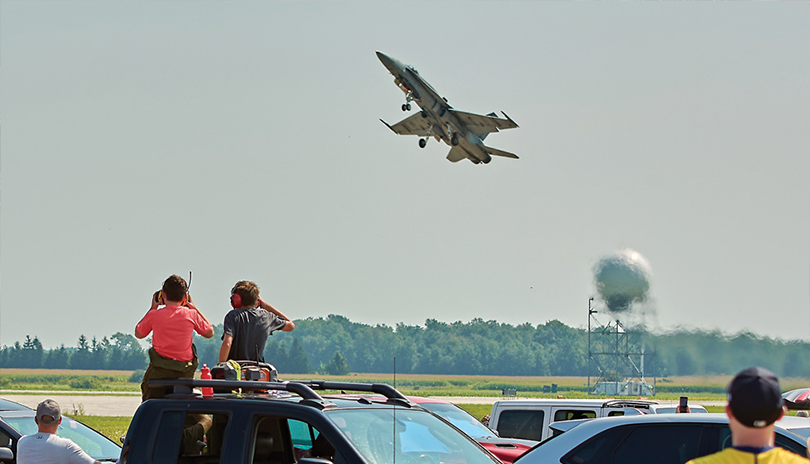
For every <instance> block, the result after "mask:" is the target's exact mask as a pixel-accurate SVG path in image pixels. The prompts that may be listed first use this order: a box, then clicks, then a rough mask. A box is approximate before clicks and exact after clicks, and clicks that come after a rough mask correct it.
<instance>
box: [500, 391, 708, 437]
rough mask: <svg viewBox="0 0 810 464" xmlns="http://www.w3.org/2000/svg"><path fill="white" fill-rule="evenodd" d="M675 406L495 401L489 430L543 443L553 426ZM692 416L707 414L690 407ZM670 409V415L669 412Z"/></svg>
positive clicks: (623, 402) (634, 402)
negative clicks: (693, 413) (568, 421)
mask: <svg viewBox="0 0 810 464" xmlns="http://www.w3.org/2000/svg"><path fill="white" fill-rule="evenodd" d="M674 406H675V405H672V406H665V405H659V404H658V402H656V401H648V400H616V399H569V400H566V399H531V400H507V401H496V402H495V404H494V405H492V413H491V414H490V418H489V428H491V429H492V430H495V431H497V432H498V434H499V435H500V436H501V437H505V438H506V437H508V438H523V439H527V440H536V441H543V440H545V439H547V438H549V437H550V436H551V435H552V432H551V429H550V428H549V425H551V423H553V422H560V421H567V420H574V419H593V418H597V417H609V416H624V415H639V414H656V413H659V414H660V413H661V412H674ZM689 406H690V409H691V411H692V412H706V409H705V408H703V407H702V406H699V405H693V404H690V405H689ZM670 408H671V411H670V410H669V409H670Z"/></svg>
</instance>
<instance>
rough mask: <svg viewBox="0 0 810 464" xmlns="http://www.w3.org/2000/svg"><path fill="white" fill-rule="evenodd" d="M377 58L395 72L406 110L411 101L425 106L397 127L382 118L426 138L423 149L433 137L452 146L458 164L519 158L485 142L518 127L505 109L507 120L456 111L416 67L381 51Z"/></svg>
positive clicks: (400, 131)
mask: <svg viewBox="0 0 810 464" xmlns="http://www.w3.org/2000/svg"><path fill="white" fill-rule="evenodd" d="M377 58H379V59H380V61H381V62H382V64H383V65H384V66H385V67H386V68H388V71H390V72H391V74H393V75H394V83H395V84H396V85H397V86H398V87H399V88H400V89H402V91H403V92H405V103H403V104H402V111H410V110H411V102H416V104H417V105H419V107H420V108H421V111H420V112H419V113H416V114H414V115H413V116H410V117H407V118H405V119H403V120H402V121H400V122H398V123H396V124H394V125H393V126H392V125H390V124H388V123H387V122H385V121H383V120H382V119H380V121H382V123H383V124H385V125H386V126H388V128H389V129H391V130H392V131H394V133H396V134H399V135H418V136H419V137H424V138H420V139H419V147H420V148H425V146H426V145H427V142H428V140H429V139H430V138H431V137H433V138H435V139H436V140H441V141H443V142H444V143H446V144H447V145H449V146H450V153H449V154H448V155H447V159H448V160H450V161H452V162H454V163H455V162H457V161H461V160H463V159H465V158H466V159H468V160H470V161H471V162H472V163H474V164H479V163H484V164H486V163H489V162H490V161H492V157H491V156H490V155H496V156H504V157H506V158H515V159H517V155H515V154H514V153H509V152H506V151H503V150H498V149H496V148H492V147H488V146H486V145H484V139H485V138H486V136H487V134H489V133H490V132H498V131H499V130H502V129H512V128H514V127H518V125H517V124H516V123H515V121H512V119H511V118H510V117H509V116H507V115H506V113H503V112H502V113H503V115H504V117H505V118H506V119H501V118H499V117H498V115H497V114H495V113H490V114H488V115H486V116H484V115H480V114H473V113H465V112H463V111H457V110H454V109H453V107H452V106H450V104H449V103H448V102H447V99H446V98H444V97H442V96H441V95H439V93H438V92H436V89H434V88H433V87H431V85H430V84H428V83H427V81H426V80H425V79H423V78H422V76H421V75H419V71H417V70H416V69H414V67H413V66H409V65H405V64H402V63H401V62H400V61H397V60H395V59H394V58H391V57H390V56H388V55H386V54H384V53H382V52H379V51H378V52H377Z"/></svg>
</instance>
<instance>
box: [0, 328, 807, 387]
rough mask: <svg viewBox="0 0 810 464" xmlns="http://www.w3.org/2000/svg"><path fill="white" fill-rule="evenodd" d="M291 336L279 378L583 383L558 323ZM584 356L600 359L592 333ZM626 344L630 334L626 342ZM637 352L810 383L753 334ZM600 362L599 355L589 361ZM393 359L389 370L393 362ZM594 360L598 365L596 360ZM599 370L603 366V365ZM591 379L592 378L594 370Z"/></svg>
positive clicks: (776, 345) (660, 338)
mask: <svg viewBox="0 0 810 464" xmlns="http://www.w3.org/2000/svg"><path fill="white" fill-rule="evenodd" d="M295 326H296V327H295V331H293V332H276V333H274V334H273V335H272V336H271V337H270V338H269V339H268V342H267V346H266V348H265V352H264V356H265V359H267V360H268V362H270V363H272V364H273V365H275V366H276V367H277V368H278V370H279V372H281V373H282V374H284V373H314V372H318V373H321V374H345V373H348V372H349V371H351V372H358V373H381V372H394V369H396V372H397V373H403V374H462V375H505V376H585V375H588V374H589V359H588V338H589V336H588V335H589V334H588V331H587V330H586V329H583V328H574V327H570V326H567V325H565V324H563V323H562V322H560V321H557V320H554V321H549V322H547V323H545V324H539V325H537V326H533V325H531V324H528V323H525V324H520V325H516V326H514V325H510V324H502V323H498V322H497V321H484V320H482V319H473V320H472V321H470V322H452V323H446V322H440V321H437V320H435V319H428V320H427V321H425V325H424V326H418V325H406V324H397V325H396V327H390V326H386V325H381V324H378V325H373V326H372V325H368V324H361V323H357V322H352V321H350V320H349V319H347V318H345V317H343V316H339V315H329V316H327V317H325V318H320V317H319V318H307V319H300V320H297V321H295ZM214 330H215V336H214V338H212V339H204V338H202V337H197V336H196V335H195V340H194V343H195V345H196V346H197V353H198V356H199V357H200V363H201V364H202V363H205V364H208V365H209V366H213V365H215V364H216V363H217V357H218V354H219V347H220V343H221V341H220V340H221V336H222V330H223V328H222V324H219V325H216V326H214ZM591 335H592V337H591V338H592V340H591V343H592V344H591V352H592V353H593V352H597V350H596V349H595V346H596V342H595V340H594V338H595V337H594V336H593V335H594V334H593V333H592V334H591ZM631 335H632V334H631ZM635 337H636V338H635V341H634V343H635V344H636V345H638V344H639V343H640V342H641V343H643V345H644V346H645V347H646V352H647V354H648V356H647V366H648V367H647V369H648V370H647V376H651V375H655V376H659V377H662V376H668V375H715V374H733V373H736V372H738V371H739V370H741V369H743V368H745V367H749V366H752V365H759V366H763V367H766V368H768V369H771V370H772V371H774V372H775V373H777V375H780V376H783V377H806V376H808V375H810V361H808V359H810V358H809V357H808V354H810V344H808V343H807V342H805V341H784V340H780V339H772V338H768V337H760V336H757V335H755V334H753V333H750V332H742V333H738V334H736V335H731V336H729V335H725V334H722V333H721V332H719V331H687V330H677V331H673V332H667V333H661V334H654V333H653V334H650V333H644V332H638V333H637V334H635ZM594 357H595V358H598V356H594ZM395 359H396V367H395V366H394V362H395V361H394V360H395ZM597 360H598V359H597ZM147 364H148V357H147V353H146V350H144V349H143V347H142V346H141V345H140V343H139V342H138V340H137V339H135V337H134V336H133V335H130V334H123V333H120V332H118V333H116V334H114V335H112V336H110V337H104V338H102V339H101V340H98V339H97V338H96V337H93V338H92V340H88V339H87V338H86V337H85V336H84V335H82V336H80V337H79V340H78V343H77V345H76V346H75V347H65V346H64V345H62V346H60V347H59V348H54V349H49V350H45V349H43V347H42V344H41V342H40V340H39V339H38V338H37V337H33V338H31V337H29V336H26V338H25V340H24V342H23V343H22V344H21V343H20V342H16V343H15V344H14V345H13V346H3V347H0V367H28V368H52V369H64V368H68V369H125V370H137V369H145V368H146V366H147ZM602 367H603V368H604V366H602ZM590 369H591V371H590V374H591V375H598V374H599V372H598V370H597V368H596V367H595V363H592V364H591V366H590Z"/></svg>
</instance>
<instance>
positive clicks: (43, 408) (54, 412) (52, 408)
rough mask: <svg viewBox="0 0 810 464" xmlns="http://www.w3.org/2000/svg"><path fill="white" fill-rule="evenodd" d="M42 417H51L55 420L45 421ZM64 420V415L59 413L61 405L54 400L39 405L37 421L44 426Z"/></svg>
mask: <svg viewBox="0 0 810 464" xmlns="http://www.w3.org/2000/svg"><path fill="white" fill-rule="evenodd" d="M42 416H51V417H52V418H53V420H49V421H46V420H43V419H42ZM61 418H62V413H61V412H60V411H59V405H58V404H57V403H56V401H54V400H45V401H43V402H41V403H39V404H38V405H37V420H38V421H39V422H41V423H43V424H47V425H51V424H55V423H57V422H59V419H61Z"/></svg>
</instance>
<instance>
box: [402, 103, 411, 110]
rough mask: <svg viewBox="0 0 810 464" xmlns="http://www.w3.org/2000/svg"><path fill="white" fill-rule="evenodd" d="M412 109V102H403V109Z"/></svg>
mask: <svg viewBox="0 0 810 464" xmlns="http://www.w3.org/2000/svg"><path fill="white" fill-rule="evenodd" d="M410 110H411V104H410V103H403V104H402V111H410Z"/></svg>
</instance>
